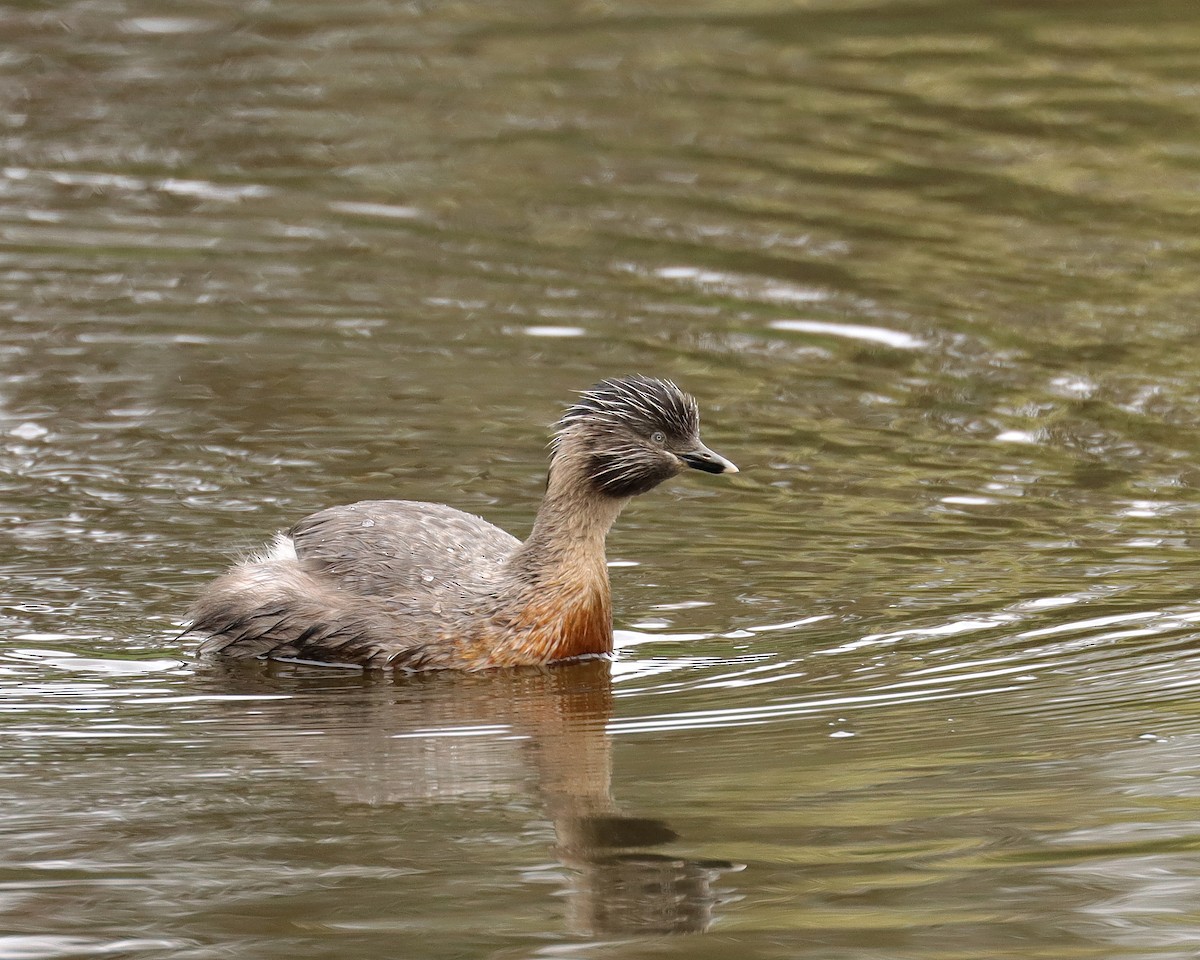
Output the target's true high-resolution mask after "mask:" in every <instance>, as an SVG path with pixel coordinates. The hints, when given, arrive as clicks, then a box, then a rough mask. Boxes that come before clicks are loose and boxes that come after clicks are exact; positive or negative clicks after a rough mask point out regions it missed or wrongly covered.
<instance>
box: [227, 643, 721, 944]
mask: <svg viewBox="0 0 1200 960" xmlns="http://www.w3.org/2000/svg"><path fill="white" fill-rule="evenodd" d="M211 669H212V670H213V671H214V673H215V674H216V678H218V679H219V680H220V682H221V684H222V686H228V685H231V684H232V685H235V686H236V687H237V688H238V689H239V691H241V692H248V690H249V688H253V689H254V690H255V691H257V692H266V691H265V690H264V687H269V688H271V691H272V692H276V693H288V694H290V695H291V696H290V698H289V699H287V700H282V701H276V703H277V704H278V707H277V708H276V709H279V710H282V711H284V712H285V713H288V714H292V715H291V717H290V722H291V723H292V724H295V723H297V722H298V721H297V717H296V716H295V715H294V713H295V711H296V709H297V708H299V709H300V710H302V717H303V726H304V732H305V733H306V734H308V735H305V736H302V737H296V738H290V737H271V738H264V739H263V741H262V745H263V747H264V748H265V749H269V750H271V751H272V752H274V753H276V754H277V755H280V754H286V756H282V757H281V758H282V759H284V760H290V761H293V762H301V761H302V762H303V763H304V764H305V769H306V774H307V778H311V779H312V780H315V781H318V782H319V783H320V784H321V785H322V786H323V787H325V788H327V789H330V790H332V791H333V792H334V793H335V794H336V795H337V796H338V797H339V799H341V800H343V801H344V802H347V803H369V804H372V805H375V806H383V805H390V804H406V805H408V804H414V803H435V802H447V801H454V802H462V801H470V800H472V799H476V800H485V799H494V798H495V797H497V796H502V795H511V794H521V793H525V794H533V795H536V796H537V797H538V798H539V799H540V802H541V804H542V806H543V809H544V810H545V815H546V818H547V819H548V820H550V821H551V822H552V823H553V826H554V832H555V845H554V852H555V855H556V857H557V859H558V860H559V861H560V863H561V864H562V865H563V866H564V867H566V868H567V869H568V871H569V876H570V880H569V881H568V882H569V888H568V890H567V891H565V892H566V894H567V902H568V905H569V906H568V919H569V924H570V926H571V928H572V930H573V931H574V932H576V933H583V934H590V935H613V934H639V933H640V934H645V933H685V932H698V931H703V930H705V929H706V928H707V927H708V926H709V924H710V923H711V922H712V920H713V916H714V908H715V907H716V905H717V904H718V903H719V902H720V901H721V900H722V899H726V898H727V897H728V893H727V892H725V893H721V892H719V891H718V888H717V887H716V882H717V880H718V878H719V877H720V876H721V875H722V874H724V873H728V872H732V871H736V870H740V869H742V867H741V866H740V865H736V864H733V863H730V862H728V861H716V860H698V859H692V858H688V857H682V856H672V855H665V854H662V853H659V852H655V848H657V847H661V846H662V845H664V844H667V843H669V842H671V841H674V840H676V839H678V836H677V834H676V833H675V832H674V831H673V830H672V829H671V828H670V827H669V826H668V825H667V824H666V823H665V822H663V821H662V820H658V819H654V818H647V817H637V816H630V815H627V814H625V813H624V812H622V811H621V810H620V809H619V808H618V806H617V803H616V801H615V800H614V799H613V796H612V765H613V757H612V748H613V742H612V737H611V736H609V734H608V732H607V726H608V723H609V720H610V718H611V715H612V705H613V692H612V679H611V673H610V664H609V662H608V661H607V660H591V661H586V662H582V663H565V664H558V665H554V666H550V667H529V668H517V669H512V670H501V671H492V672H489V673H487V674H461V673H454V672H441V673H426V674H417V675H403V674H398V675H395V676H393V675H391V674H387V675H383V674H378V673H376V674H356V675H352V676H344V675H336V676H331V671H329V670H315V669H312V668H308V667H304V666H300V665H295V664H288V663H281V662H278V661H268V662H266V663H261V662H260V663H257V664H253V665H251V664H245V663H244V662H243V663H241V664H214V665H212V666H211ZM281 719H283V718H280V717H279V716H278V715H276V716H275V720H276V721H277V722H278V721H279V720H281ZM313 733H319V734H320V735H319V736H313V735H312V734H313ZM307 778H306V779H307Z"/></svg>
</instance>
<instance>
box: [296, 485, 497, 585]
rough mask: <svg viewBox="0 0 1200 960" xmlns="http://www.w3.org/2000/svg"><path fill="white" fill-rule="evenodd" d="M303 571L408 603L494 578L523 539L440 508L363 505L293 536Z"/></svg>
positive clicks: (329, 515)
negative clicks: (519, 539) (408, 601)
mask: <svg viewBox="0 0 1200 960" xmlns="http://www.w3.org/2000/svg"><path fill="white" fill-rule="evenodd" d="M287 536H288V537H289V538H290V539H291V541H292V544H293V545H294V548H295V551H296V559H297V560H298V561H299V563H300V565H301V567H302V568H303V569H305V570H307V571H308V572H309V573H311V574H313V575H315V576H318V577H327V578H329V579H331V580H334V581H336V582H337V584H338V586H340V587H341V588H342V589H345V590H349V591H352V592H354V593H357V594H359V595H362V596H367V597H375V598H378V599H387V600H392V601H399V602H400V603H404V602H405V601H406V600H409V599H412V600H416V599H418V598H421V597H425V596H429V595H436V594H440V593H442V592H444V591H447V590H450V591H453V592H454V593H456V594H460V593H461V590H462V588H463V587H464V586H467V585H468V584H479V583H485V582H487V581H490V580H492V579H494V577H495V576H496V574H497V573H498V572H499V569H500V566H501V565H502V564H503V563H504V561H505V560H506V559H507V558H508V557H509V555H510V554H511V553H512V552H513V551H514V550H515V549H516V548H517V547H518V546H519V544H520V541H518V540H517V539H516V538H515V537H513V536H511V535H510V534H508V533H505V532H504V531H503V530H501V529H500V528H499V527H497V526H495V525H493V524H491V523H488V522H487V521H486V520H484V519H482V518H480V517H477V516H474V515H473V514H470V513H464V512H463V511H461V510H456V509H454V508H453V507H448V506H445V505H444V504H440V503H418V502H415V501H411V500H363V501H360V502H359V503H353V504H350V505H348V506H344V507H330V508H329V509H327V510H322V511H320V512H319V513H314V514H312V515H311V516H308V517H305V518H304V519H303V520H301V521H300V522H299V523H297V524H296V525H295V526H293V527H292V528H291V530H289V531H288V532H287Z"/></svg>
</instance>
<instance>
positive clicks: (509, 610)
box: [187, 376, 738, 671]
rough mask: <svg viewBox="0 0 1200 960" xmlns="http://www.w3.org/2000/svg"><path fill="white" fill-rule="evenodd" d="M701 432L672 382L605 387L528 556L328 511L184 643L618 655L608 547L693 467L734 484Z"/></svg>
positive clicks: (371, 512) (563, 423)
mask: <svg viewBox="0 0 1200 960" xmlns="http://www.w3.org/2000/svg"><path fill="white" fill-rule="evenodd" d="M699 428H700V413H699V409H698V407H697V405H696V401H695V400H694V399H693V398H692V397H691V396H689V395H688V394H686V393H684V392H683V391H681V390H680V389H679V388H678V387H677V386H675V384H674V383H672V382H671V381H669V380H657V379H653V378H650V377H644V376H632V377H622V378H612V379H608V380H602V381H601V382H600V383H598V384H597V385H596V386H595V387H593V388H592V389H590V390H588V391H586V392H584V393H582V394H581V395H580V397H579V400H578V402H576V403H574V404H573V405H571V406H570V407H569V408H568V409H567V411H566V413H565V414H564V415H563V417H562V419H561V420H560V421H559V424H558V428H557V430H556V431H555V434H554V439H553V442H552V445H551V446H552V453H551V460H550V473H549V477H548V478H547V481H546V493H545V496H544V497H543V499H542V503H541V506H540V507H539V509H538V512H537V518H536V520H535V521H534V524H533V530H532V532H531V533H530V534H529V537H528V538H527V539H526V540H525V541H524V542H523V543H522V542H521V541H519V540H517V539H516V538H515V537H513V536H511V535H510V534H508V533H505V532H504V531H503V530H501V529H500V528H499V527H496V526H493V525H492V524H490V523H488V522H487V521H486V520H483V519H481V518H479V517H476V516H473V515H471V514H469V513H464V512H463V511H461V510H456V509H454V508H453V507H448V506H445V505H443V504H437V503H417V502H413V501H408V500H364V501H362V502H360V503H354V504H350V505H349V506H343V507H330V508H329V509H327V510H322V511H320V512H319V513H314V514H312V515H311V516H309V517H305V518H304V519H303V520H301V521H300V522H299V523H297V524H296V525H295V526H293V527H292V528H291V529H290V530H288V531H287V532H286V533H280V534H277V535H276V538H275V541H274V543H273V545H272V546H270V547H269V548H268V549H267V550H266V551H265V552H263V553H262V554H260V555H258V556H255V557H252V558H250V559H248V560H246V561H244V562H242V563H239V564H237V565H236V566H235V567H233V569H231V570H230V571H228V572H227V573H225V574H224V575H223V576H221V577H219V578H218V579H217V580H216V581H214V582H213V583H212V584H210V585H209V587H208V588H207V589H206V590H205V591H204V593H203V594H202V595H201V596H200V598H199V599H198V600H197V601H196V602H195V603H194V604H193V605H192V607H191V609H190V610H189V612H188V616H189V621H190V622H189V624H188V627H187V632H188V633H198V634H204V635H206V639H205V640H203V641H202V642H201V644H200V646H199V652H200V653H201V654H217V653H219V654H223V655H225V656H230V657H241V658H245V657H269V658H285V659H299V660H309V661H320V662H328V663H343V664H359V665H361V666H364V667H367V668H376V669H400V670H412V671H415V670H438V669H458V670H484V669H487V668H490V667H511V666H522V665H533V664H544V663H550V662H552V661H555V660H565V659H568V658H571V657H582V656H586V655H596V654H606V653H611V652H612V639H613V637H612V603H611V595H610V591H609V583H608V568H607V565H606V563H605V556H604V540H605V536H606V535H607V533H608V530H609V528H610V527H611V526H612V524H613V521H615V520H616V518H617V515H618V514H619V513H620V512H621V509H622V508H623V507H624V506H625V504H626V503H628V502H629V500H630V498H631V497H634V496H637V495H638V494H641V493H645V492H647V491H648V490H651V489H653V488H654V487H656V486H658V484H660V483H662V482H663V481H664V480H667V479H669V478H671V477H673V476H675V475H676V474H678V473H680V472H681V471H682V470H683V469H684V468H685V467H692V468H695V469H697V470H703V471H705V472H706V473H737V472H738V468H737V467H736V466H735V465H734V464H733V463H731V462H730V461H729V460H726V459H725V458H724V457H722V456H720V455H719V454H716V453H714V452H713V451H711V450H709V449H708V448H707V447H706V446H704V444H703V443H701V442H700V435H699Z"/></svg>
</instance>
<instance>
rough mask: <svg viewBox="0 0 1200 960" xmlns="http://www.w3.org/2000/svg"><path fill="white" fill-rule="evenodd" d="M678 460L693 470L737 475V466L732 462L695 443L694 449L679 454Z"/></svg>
mask: <svg viewBox="0 0 1200 960" xmlns="http://www.w3.org/2000/svg"><path fill="white" fill-rule="evenodd" d="M679 459H680V460H682V461H683V462H684V463H686V464H687V465H688V466H689V467H692V468H693V469H695V470H703V471H704V472H705V473H737V472H738V468H737V464H736V463H734V462H733V461H732V460H726V459H725V458H724V457H723V456H721V455H720V454H719V453H714V452H713V451H712V450H709V449H708V447H706V446H705V445H704V444H702V443H697V444H696V446H695V447H693V448H692V449H691V450H689V451H688V452H687V453H681V454H680V455H679Z"/></svg>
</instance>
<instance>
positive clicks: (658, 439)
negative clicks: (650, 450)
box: [650, 430, 667, 443]
mask: <svg viewBox="0 0 1200 960" xmlns="http://www.w3.org/2000/svg"><path fill="white" fill-rule="evenodd" d="M650 439H651V440H653V441H654V442H655V443H666V442H667V438H666V437H665V436H663V432H662V431H661V430H655V431H654V436H652V437H651V438H650Z"/></svg>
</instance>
